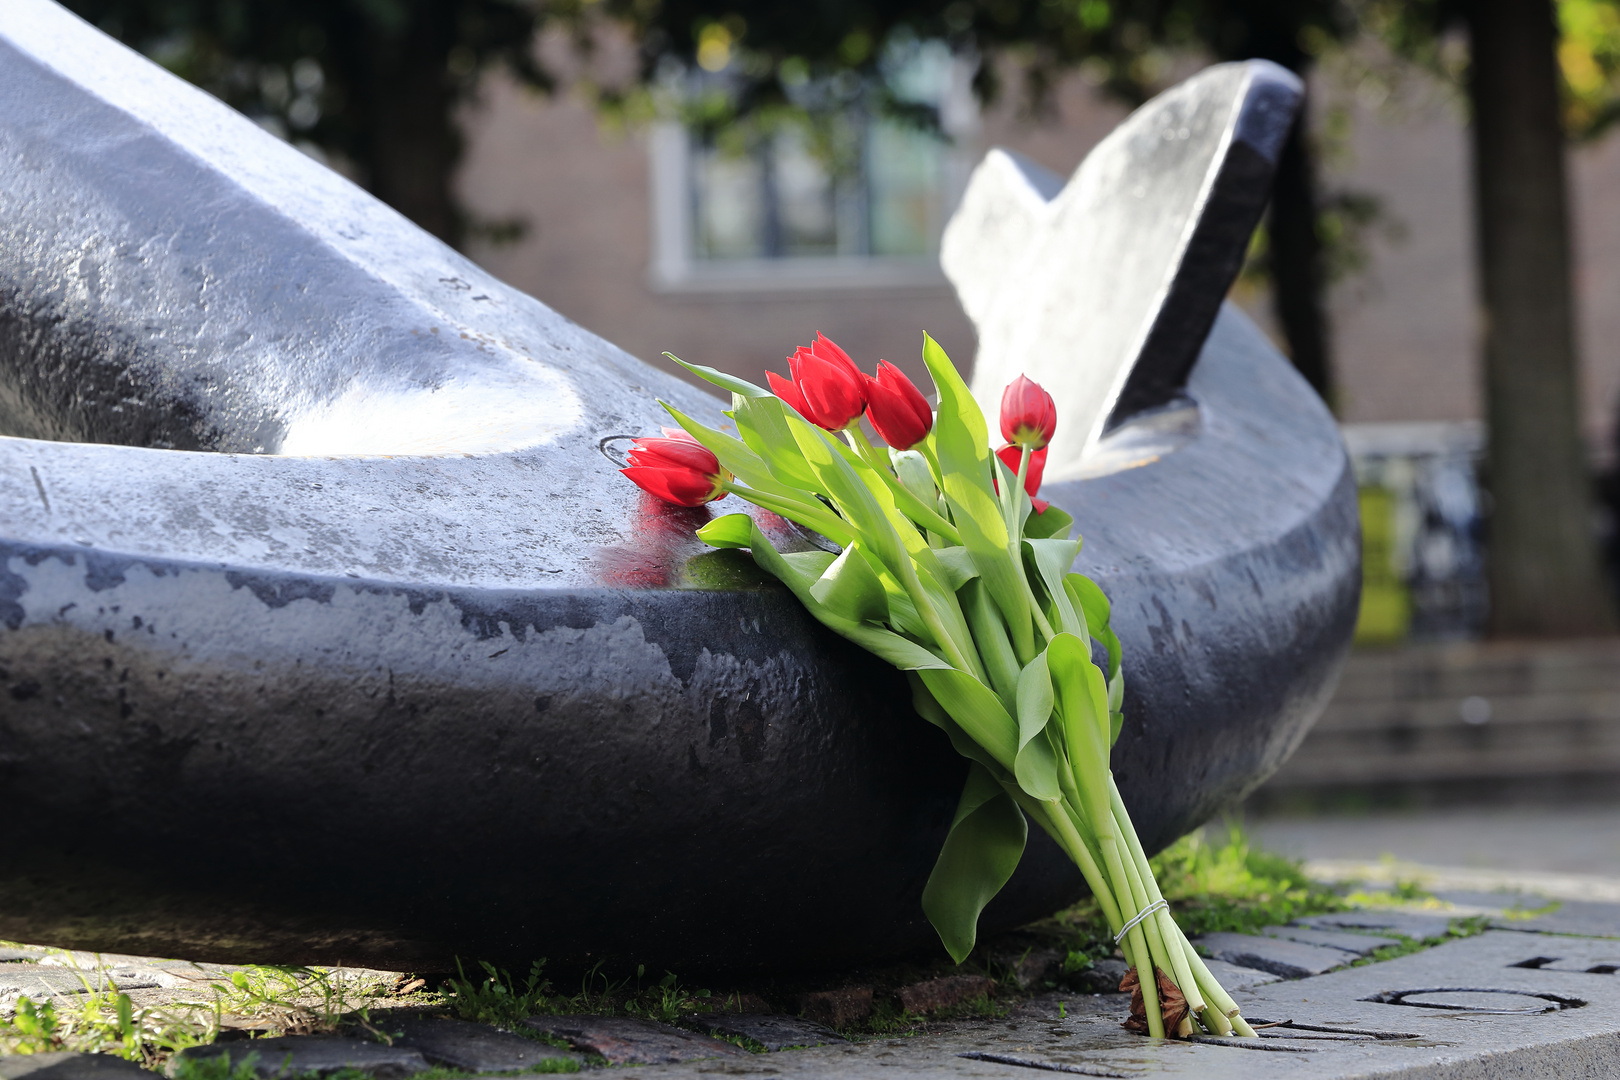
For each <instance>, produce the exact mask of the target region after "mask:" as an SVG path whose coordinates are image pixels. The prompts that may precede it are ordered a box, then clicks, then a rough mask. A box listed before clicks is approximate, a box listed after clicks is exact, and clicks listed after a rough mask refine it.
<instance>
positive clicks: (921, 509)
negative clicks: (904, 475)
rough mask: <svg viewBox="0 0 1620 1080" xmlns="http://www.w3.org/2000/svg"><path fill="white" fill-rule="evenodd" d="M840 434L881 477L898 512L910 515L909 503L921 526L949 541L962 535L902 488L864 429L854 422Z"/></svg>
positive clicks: (955, 539) (954, 540)
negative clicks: (892, 496)
mask: <svg viewBox="0 0 1620 1080" xmlns="http://www.w3.org/2000/svg"><path fill="white" fill-rule="evenodd" d="M844 437H845V438H846V439H848V440H849V447H850V449H851V450H854V451H855V453H857V454H859V455H860V457H861V460H863V461H865V462H866V463H867V464H868V465H870V466H871V467H872V471H873V472H875V473H877V474H878V476H880V477H882V478H883V482H884V483H885V484H887V485H888V486H889V491H890V492H891V493H892V494H893V495H894V502H895V507H896V508H897V509H899V510H900V512H901V513H903V514H906V516H907V517H911V516H912V514H911V513H907V507H910V509H911V511H913V512H914V513H915V515H916V516H917V517H920V518H922V520H921V521H919V522H917V524H919V525H921V526H922V527H923V528H924V529H926V530H928V531H929V532H931V533H935V534H937V535H939V536H943V537H944V538H945V539H946V540H948V541H950V543H952V544H960V543H961V542H962V536H961V534H960V533H958V532H957V531H956V526H955V525H952V524H951V523H950V522H949V521H947V520H945V519H944V518H943V517H941V516H940V515H939V514H937V513H935V512H934V510H933V509H932V508H931V507H929V506H928V505H927V504H926V503H924V502H923V501H922V500H921V499H919V498H917V496H915V495H913V494H912V493H911V492H909V491H907V490H906V488H905V485H904V484H902V483H900V479H899V477H897V476H895V475H894V473H893V472H891V471H890V466H889V463H888V462H887V461H885V460H883V456H882V455H881V454H880V453H878V448H877V447H875V446H873V445H872V443H871V442H870V441H869V440H868V439H867V437H866V432H864V431H862V430H861V429H860V427H859V426H858V425H852V426H850V427H848V428H845V429H844Z"/></svg>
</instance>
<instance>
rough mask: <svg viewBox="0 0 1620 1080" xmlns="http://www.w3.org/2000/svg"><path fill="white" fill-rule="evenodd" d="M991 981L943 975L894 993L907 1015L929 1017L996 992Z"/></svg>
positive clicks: (979, 976)
mask: <svg viewBox="0 0 1620 1080" xmlns="http://www.w3.org/2000/svg"><path fill="white" fill-rule="evenodd" d="M995 988H996V984H995V981H994V980H993V979H990V978H987V977H986V976H983V975H944V976H941V977H940V978H937V979H929V980H927V981H925V982H919V983H912V984H911V985H910V986H902V987H901V988H900V989H899V990H897V991H895V996H896V997H898V998H899V999H900V1007H901V1008H903V1009H905V1010H906V1011H907V1012H913V1013H931V1012H935V1011H936V1010H939V1009H948V1008H950V1007H951V1006H952V1005H960V1004H962V1002H964V1001H972V1000H973V999H974V998H976V997H981V996H988V995H990V994H991V993H993V992H994V991H995Z"/></svg>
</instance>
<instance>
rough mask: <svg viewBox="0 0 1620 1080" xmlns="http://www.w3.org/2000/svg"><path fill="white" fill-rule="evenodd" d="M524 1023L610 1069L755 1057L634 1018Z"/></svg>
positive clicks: (569, 1018) (550, 1019) (538, 1018)
mask: <svg viewBox="0 0 1620 1080" xmlns="http://www.w3.org/2000/svg"><path fill="white" fill-rule="evenodd" d="M523 1023H524V1024H525V1025H527V1026H528V1027H531V1028H534V1029H535V1030H536V1031H543V1032H545V1033H546V1034H547V1035H556V1036H558V1037H560V1038H564V1039H567V1040H568V1041H569V1042H571V1043H573V1044H574V1046H575V1047H577V1048H579V1049H581V1050H588V1051H590V1052H591V1053H593V1054H599V1055H601V1056H602V1057H604V1058H606V1059H607V1060H608V1063H609V1064H611V1065H666V1064H670V1063H673V1062H677V1061H698V1060H701V1059H704V1058H717V1057H741V1058H747V1057H752V1056H753V1055H751V1054H749V1052H748V1051H746V1050H744V1049H742V1048H740V1047H737V1046H733V1045H732V1044H731V1043H728V1042H721V1041H720V1040H719V1039H714V1038H710V1037H709V1036H707V1035H698V1034H696V1033H694V1032H690V1031H682V1030H681V1029H680V1028H677V1027H670V1026H669V1025H668V1024H660V1023H658V1022H657V1021H654V1020H643V1019H641V1018H639V1017H635V1016H531V1017H529V1018H528V1019H527V1020H525V1021H523Z"/></svg>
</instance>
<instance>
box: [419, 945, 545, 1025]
mask: <svg viewBox="0 0 1620 1080" xmlns="http://www.w3.org/2000/svg"><path fill="white" fill-rule="evenodd" d="M478 966H479V967H481V968H483V969H484V978H483V979H481V980H479V979H469V978H467V971H466V969H465V968H463V967H462V964H461V958H460V957H457V958H456V972H457V975H456V977H455V978H453V979H450V980H448V981H447V982H446V983H445V1001H446V1004H448V1005H449V1006H450V1009H451V1011H452V1012H454V1013H455V1014H456V1016H457V1017H459V1018H460V1019H462V1020H472V1021H474V1022H476V1023H480V1024H494V1025H496V1026H497V1027H506V1028H510V1027H515V1026H516V1025H517V1024H518V1022H519V1021H521V1020H523V1019H524V1018H525V1017H528V1016H533V1015H534V1014H536V1013H542V1012H552V1011H554V1010H553V1009H551V1008H550V1001H551V996H550V995H551V980H550V979H547V978H546V977H545V970H546V962H545V960H544V959H540V960H536V961H535V962H534V963H533V964H531V965H530V966H529V975H528V978H526V979H525V980H524V982H523V985H522V986H521V987H519V986H518V984H517V981H516V980H515V979H513V978H512V973H511V972H509V971H507V970H505V969H504V968H497V967H496V966H495V965H494V964H491V963H490V962H489V961H487V960H480V961H479V962H478Z"/></svg>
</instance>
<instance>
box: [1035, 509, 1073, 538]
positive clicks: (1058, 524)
mask: <svg viewBox="0 0 1620 1080" xmlns="http://www.w3.org/2000/svg"><path fill="white" fill-rule="evenodd" d="M1073 527H1074V518H1072V517H1070V516H1069V515H1068V514H1066V513H1064V512H1063V511H1062V510H1060V509H1058V508H1057V507H1055V506H1048V507H1047V508H1046V511H1045V512H1044V513H1040V514H1037V513H1034V512H1033V511H1031V513H1030V515H1029V517H1027V518H1025V519H1024V536H1025V537H1026V538H1027V539H1030V540H1046V539H1049V538H1051V537H1054V536H1056V537H1060V538H1061V537H1065V536H1068V535H1069V530H1070V529H1071V528H1073Z"/></svg>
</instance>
